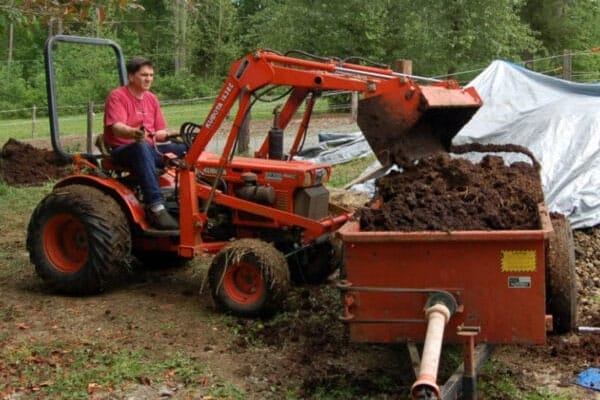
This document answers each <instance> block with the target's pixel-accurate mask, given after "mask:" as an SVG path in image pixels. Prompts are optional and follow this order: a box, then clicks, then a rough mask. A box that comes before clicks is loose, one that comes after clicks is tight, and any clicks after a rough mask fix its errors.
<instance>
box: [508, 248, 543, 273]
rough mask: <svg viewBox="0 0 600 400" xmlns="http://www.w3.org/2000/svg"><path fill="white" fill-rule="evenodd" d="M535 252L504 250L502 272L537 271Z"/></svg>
mask: <svg viewBox="0 0 600 400" xmlns="http://www.w3.org/2000/svg"><path fill="white" fill-rule="evenodd" d="M535 254H536V253H535V251H534V250H503V251H502V272H516V271H535V268H536V263H535Z"/></svg>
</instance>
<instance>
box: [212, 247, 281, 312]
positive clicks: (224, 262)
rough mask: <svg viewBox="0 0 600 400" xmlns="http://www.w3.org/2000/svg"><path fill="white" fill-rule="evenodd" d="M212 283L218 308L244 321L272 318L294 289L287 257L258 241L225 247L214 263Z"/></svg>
mask: <svg viewBox="0 0 600 400" xmlns="http://www.w3.org/2000/svg"><path fill="white" fill-rule="evenodd" d="M208 279H209V285H210V289H211V293H212V297H213V299H214V301H215V303H216V305H217V307H219V308H220V309H221V310H223V311H227V312H230V313H231V314H234V315H237V316H240V317H259V316H269V315H272V314H273V313H274V312H276V311H278V310H279V309H280V308H281V303H282V301H283V299H284V298H285V295H286V294H287V291H288V290H289V286H290V276H289V271H288V267H287V263H286V261H285V258H284V257H283V255H282V254H281V253H280V252H279V251H278V250H276V249H275V248H274V247H273V246H271V245H270V244H268V243H266V242H263V241H261V240H257V239H240V240H237V241H234V242H232V243H230V244H229V245H227V246H226V247H224V248H223V249H222V250H221V251H220V252H219V253H218V254H217V255H216V256H215V258H214V259H213V262H212V264H211V266H210V268H209V271H208Z"/></svg>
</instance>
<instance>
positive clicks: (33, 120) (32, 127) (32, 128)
mask: <svg viewBox="0 0 600 400" xmlns="http://www.w3.org/2000/svg"><path fill="white" fill-rule="evenodd" d="M36 111H37V108H36V106H35V104H34V105H33V107H32V108H31V138H32V139H33V137H34V136H35V114H36Z"/></svg>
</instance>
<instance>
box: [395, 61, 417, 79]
mask: <svg viewBox="0 0 600 400" xmlns="http://www.w3.org/2000/svg"><path fill="white" fill-rule="evenodd" d="M394 71H396V72H400V73H401V74H405V75H412V73H413V65H412V60H396V61H395V62H394Z"/></svg>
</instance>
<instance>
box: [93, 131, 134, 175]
mask: <svg viewBox="0 0 600 400" xmlns="http://www.w3.org/2000/svg"><path fill="white" fill-rule="evenodd" d="M95 144H96V148H97V149H98V150H99V151H100V154H101V156H102V157H101V158H100V167H101V168H102V169H104V170H107V171H114V172H129V170H128V169H127V168H126V167H123V166H120V165H118V164H116V163H115V162H114V161H113V160H112V157H111V156H110V150H109V149H108V146H107V145H106V143H105V142H104V134H102V133H101V134H99V135H98V136H97V137H96V142H95Z"/></svg>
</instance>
